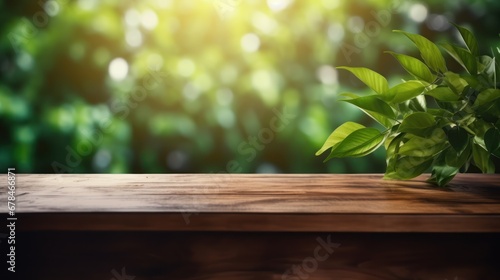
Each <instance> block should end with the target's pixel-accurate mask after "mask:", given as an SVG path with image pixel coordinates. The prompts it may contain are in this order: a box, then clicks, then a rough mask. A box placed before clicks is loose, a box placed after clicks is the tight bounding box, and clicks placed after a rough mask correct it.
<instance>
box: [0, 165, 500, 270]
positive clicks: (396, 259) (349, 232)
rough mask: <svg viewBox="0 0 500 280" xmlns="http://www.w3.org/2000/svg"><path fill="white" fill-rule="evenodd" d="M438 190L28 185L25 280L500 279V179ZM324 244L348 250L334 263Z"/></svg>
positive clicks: (20, 255) (411, 184)
mask: <svg viewBox="0 0 500 280" xmlns="http://www.w3.org/2000/svg"><path fill="white" fill-rule="evenodd" d="M426 178H427V177H426V176H421V177H418V178H416V179H414V180H411V181H405V182H401V181H384V180H381V175H325V174H310V175H300V174H299V175H227V174H226V175H213V174H212V175H211V174H184V175H179V174H177V175H174V174H125V175H110V174H107V175H93V174H92V175H91V174H86V175H78V174H76V175H41V174H39V175H37V174H32V175H29V174H18V175H17V201H16V203H17V207H18V208H17V209H18V212H17V214H16V217H17V218H18V220H17V221H16V232H17V233H16V234H17V236H16V248H17V251H16V268H17V271H18V272H17V273H16V276H18V279H50V280H55V279H56V280H58V279H61V280H63V279H64V280H66V279H82V280H83V279H110V280H112V279H114V280H134V279H135V280H142V279H153V280H159V279H175V280H177V279H186V280H211V279H214V280H215V279H217V280H271V279H272V280H299V279H301V280H302V279H308V280H334V279H335V280H337V279H342V280H350V279H362V280H417V279H418V280H452V279H453V280H477V279H481V280H483V279H486V280H490V279H491V280H497V279H500V268H499V266H498V260H499V259H500V175H475V174H467V175H459V176H457V178H456V179H455V180H454V181H453V183H452V185H451V186H450V188H446V189H439V188H436V187H434V186H431V185H429V184H428V183H426V182H425V179H426ZM4 179H5V180H2V179H0V180H2V184H5V182H7V180H6V178H4ZM5 198H6V197H5V193H2V194H1V195H0V200H1V201H5ZM5 210H6V209H5V208H2V210H1V211H3V212H2V214H0V219H3V220H5V217H4V216H6V214H5ZM318 238H321V239H322V240H327V239H328V238H331V241H332V242H334V243H336V244H338V247H335V250H334V251H332V252H331V254H329V255H328V256H327V258H325V259H324V260H321V261H318V260H317V259H316V256H315V252H316V251H315V250H316V248H318V246H319V241H318ZM323 248H324V247H323ZM324 253H325V249H323V251H322V253H321V255H322V256H324ZM2 256H5V254H4V253H2ZM313 259H314V260H316V264H312V265H313V266H314V268H311V267H308V268H307V269H308V271H306V268H305V266H304V265H305V264H306V263H305V260H308V261H309V263H308V264H309V265H310V264H311V262H310V261H312V260H313ZM4 263H5V262H4ZM294 267H301V270H300V272H301V273H302V274H301V275H299V274H296V273H292V274H286V272H287V271H288V270H290V269H292V268H294ZM122 269H125V270H124V271H125V272H126V275H128V277H124V276H123V274H122V272H123V271H122ZM112 271H115V272H116V274H113V273H112ZM120 276H123V277H120ZM2 279H3V278H2ZM7 279H9V278H7Z"/></svg>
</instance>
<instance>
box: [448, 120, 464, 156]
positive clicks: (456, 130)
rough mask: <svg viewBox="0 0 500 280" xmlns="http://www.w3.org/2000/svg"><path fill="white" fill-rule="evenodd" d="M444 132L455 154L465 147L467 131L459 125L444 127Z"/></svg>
mask: <svg viewBox="0 0 500 280" xmlns="http://www.w3.org/2000/svg"><path fill="white" fill-rule="evenodd" d="M445 132H446V136H447V137H448V141H449V142H450V145H451V146H452V147H453V149H455V151H456V152H457V154H460V153H462V152H463V150H464V149H465V148H466V147H467V143H469V133H467V131H466V130H465V129H463V128H461V127H459V126H455V127H452V128H449V129H446V130H445Z"/></svg>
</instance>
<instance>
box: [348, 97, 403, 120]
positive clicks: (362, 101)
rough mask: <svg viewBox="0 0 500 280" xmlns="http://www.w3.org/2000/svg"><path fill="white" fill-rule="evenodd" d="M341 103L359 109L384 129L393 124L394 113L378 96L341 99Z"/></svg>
mask: <svg viewBox="0 0 500 280" xmlns="http://www.w3.org/2000/svg"><path fill="white" fill-rule="evenodd" d="M341 101H345V102H348V103H351V104H353V105H355V106H357V107H359V108H360V109H361V110H363V111H364V112H365V113H366V114H367V115H368V116H370V117H372V118H373V119H374V120H376V121H378V122H379V123H380V124H382V125H383V126H385V127H391V126H392V125H393V124H394V122H395V119H396V114H395V113H394V110H392V108H391V106H389V104H387V103H386V102H384V101H383V100H381V99H380V98H379V97H378V96H375V95H369V96H363V97H357V98H352V99H343V100H341Z"/></svg>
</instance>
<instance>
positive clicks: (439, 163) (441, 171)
mask: <svg viewBox="0 0 500 280" xmlns="http://www.w3.org/2000/svg"><path fill="white" fill-rule="evenodd" d="M445 157H446V153H441V154H440V155H439V156H438V157H437V158H436V160H435V161H434V164H433V167H432V175H431V178H429V181H431V182H435V183H436V184H437V185H438V186H440V187H443V186H445V185H446V184H448V183H449V182H450V181H451V180H452V179H453V177H455V175H457V173H458V171H459V170H460V168H458V167H454V166H450V165H448V164H446V158H445Z"/></svg>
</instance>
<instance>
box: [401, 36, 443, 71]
mask: <svg viewBox="0 0 500 280" xmlns="http://www.w3.org/2000/svg"><path fill="white" fill-rule="evenodd" d="M395 32H399V33H403V34H404V35H406V37H408V38H409V39H410V40H412V41H413V43H414V44H415V45H416V46H417V48H418V50H419V51H420V55H421V56H422V58H423V59H424V61H425V63H426V64H427V65H428V66H429V67H430V68H431V69H432V70H434V71H436V72H439V71H441V72H443V73H444V72H446V63H445V61H444V58H443V55H442V54H441V52H440V51H439V48H438V47H437V46H436V45H435V44H434V43H433V42H431V41H429V40H428V39H427V38H425V37H423V36H421V35H419V34H413V33H408V32H404V31H401V30H395Z"/></svg>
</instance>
